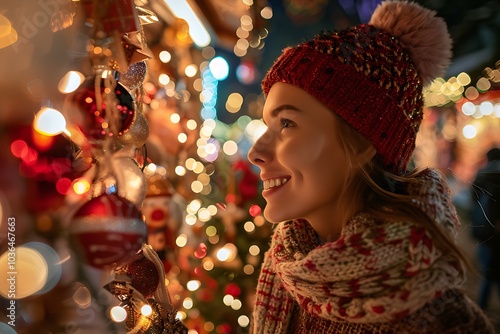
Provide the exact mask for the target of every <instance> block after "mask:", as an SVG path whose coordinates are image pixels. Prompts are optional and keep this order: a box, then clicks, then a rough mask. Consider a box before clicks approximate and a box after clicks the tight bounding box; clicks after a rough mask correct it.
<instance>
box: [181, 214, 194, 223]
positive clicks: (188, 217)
mask: <svg viewBox="0 0 500 334" xmlns="http://www.w3.org/2000/svg"><path fill="white" fill-rule="evenodd" d="M184 221H185V222H186V224H188V225H189V226H193V225H194V224H196V216H195V215H193V214H188V215H186V218H184Z"/></svg>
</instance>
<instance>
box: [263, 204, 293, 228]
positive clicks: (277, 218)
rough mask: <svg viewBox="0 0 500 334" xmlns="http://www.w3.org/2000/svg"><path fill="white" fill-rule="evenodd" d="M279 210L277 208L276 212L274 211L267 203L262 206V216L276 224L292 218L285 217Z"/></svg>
mask: <svg viewBox="0 0 500 334" xmlns="http://www.w3.org/2000/svg"><path fill="white" fill-rule="evenodd" d="M279 211H283V210H278V212H276V211H275V210H273V209H272V208H271V207H269V205H267V206H266V207H265V208H264V218H266V220H267V221H268V222H270V223H272V224H278V223H281V222H284V221H287V220H290V219H293V218H289V217H287V216H286V215H284V214H283V212H279Z"/></svg>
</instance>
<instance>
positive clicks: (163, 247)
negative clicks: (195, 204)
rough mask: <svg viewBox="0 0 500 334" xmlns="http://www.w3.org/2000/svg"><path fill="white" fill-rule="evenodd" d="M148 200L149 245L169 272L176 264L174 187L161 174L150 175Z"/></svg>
mask: <svg viewBox="0 0 500 334" xmlns="http://www.w3.org/2000/svg"><path fill="white" fill-rule="evenodd" d="M146 181H147V191H146V198H145V199H144V203H143V206H142V212H143V213H144V217H145V221H146V225H147V226H148V244H149V245H151V247H152V248H153V249H154V250H155V251H156V253H157V254H158V256H159V258H160V259H161V261H162V262H163V265H164V267H165V271H166V272H168V271H169V270H170V269H171V268H172V266H173V265H174V264H175V263H176V261H175V260H176V257H177V256H176V245H175V237H176V235H177V231H178V228H179V226H178V224H177V223H176V222H175V221H174V220H173V218H172V217H171V210H170V208H171V205H172V194H173V192H174V190H173V187H172V185H171V184H170V183H169V182H168V181H167V179H166V178H165V177H162V176H161V175H159V174H152V175H148V176H147V178H146Z"/></svg>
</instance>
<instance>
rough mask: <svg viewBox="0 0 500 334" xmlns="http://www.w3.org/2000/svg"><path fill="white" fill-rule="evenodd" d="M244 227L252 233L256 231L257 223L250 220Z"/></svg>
mask: <svg viewBox="0 0 500 334" xmlns="http://www.w3.org/2000/svg"><path fill="white" fill-rule="evenodd" d="M243 228H244V229H245V231H247V232H248V233H252V232H253V231H255V224H254V223H252V222H250V221H248V222H246V223H245V225H243Z"/></svg>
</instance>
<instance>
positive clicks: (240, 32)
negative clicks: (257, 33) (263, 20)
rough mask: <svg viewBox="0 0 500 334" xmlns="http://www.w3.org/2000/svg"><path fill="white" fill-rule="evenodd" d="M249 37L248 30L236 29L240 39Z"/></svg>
mask: <svg viewBox="0 0 500 334" xmlns="http://www.w3.org/2000/svg"><path fill="white" fill-rule="evenodd" d="M249 35H250V33H249V32H248V31H246V30H243V29H241V27H239V28H238V29H236V36H238V38H248V36H249Z"/></svg>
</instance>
